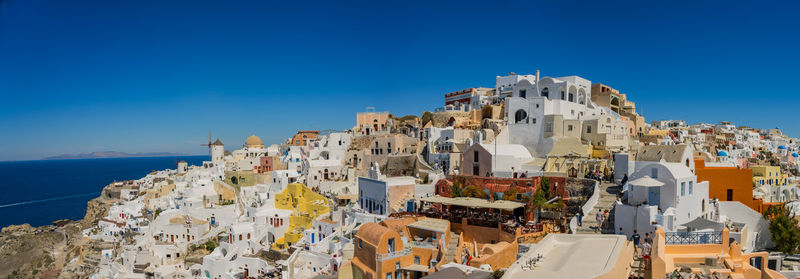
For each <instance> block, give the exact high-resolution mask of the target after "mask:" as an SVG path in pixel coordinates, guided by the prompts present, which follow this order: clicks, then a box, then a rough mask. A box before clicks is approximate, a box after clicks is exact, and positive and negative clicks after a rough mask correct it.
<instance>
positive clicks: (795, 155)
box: [792, 152, 800, 158]
mask: <svg viewBox="0 0 800 279" xmlns="http://www.w3.org/2000/svg"><path fill="white" fill-rule="evenodd" d="M798 156H800V155H797V152H795V153H792V157H795V158H797V157H798Z"/></svg>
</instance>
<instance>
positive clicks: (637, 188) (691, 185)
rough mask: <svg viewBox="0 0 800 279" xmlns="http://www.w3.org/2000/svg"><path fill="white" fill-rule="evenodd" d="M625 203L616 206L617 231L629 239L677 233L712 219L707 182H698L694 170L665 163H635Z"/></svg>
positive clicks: (677, 164) (615, 223) (618, 203)
mask: <svg viewBox="0 0 800 279" xmlns="http://www.w3.org/2000/svg"><path fill="white" fill-rule="evenodd" d="M634 165H635V170H634V172H633V174H632V175H631V176H630V177H629V182H628V184H629V185H628V190H627V191H626V194H625V197H626V200H624V203H621V202H616V203H615V207H614V208H615V212H614V226H615V227H616V228H614V231H618V228H622V229H623V232H624V233H625V234H627V235H632V234H633V230H637V231H638V232H639V233H640V234H642V233H646V232H653V231H655V228H656V226H661V227H663V228H664V230H665V231H677V230H678V228H679V226H680V225H682V224H684V223H686V222H689V221H691V220H693V219H695V218H697V217H701V216H706V217H708V216H709V213H711V212H712V211H711V208H710V207H709V200H708V181H703V182H697V176H696V175H695V174H694V172H693V169H690V168H689V167H687V166H686V165H685V164H681V163H668V162H666V161H663V160H662V161H659V162H650V161H637V162H635V164H634Z"/></svg>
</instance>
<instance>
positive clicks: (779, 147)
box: [778, 145, 786, 149]
mask: <svg viewBox="0 0 800 279" xmlns="http://www.w3.org/2000/svg"><path fill="white" fill-rule="evenodd" d="M778 149H786V146H783V145H781V146H778Z"/></svg>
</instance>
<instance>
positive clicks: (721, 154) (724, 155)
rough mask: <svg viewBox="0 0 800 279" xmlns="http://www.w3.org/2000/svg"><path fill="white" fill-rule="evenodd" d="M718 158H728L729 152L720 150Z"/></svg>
mask: <svg viewBox="0 0 800 279" xmlns="http://www.w3.org/2000/svg"><path fill="white" fill-rule="evenodd" d="M717 156H719V157H727V156H728V152H725V150H720V151H719V152H717Z"/></svg>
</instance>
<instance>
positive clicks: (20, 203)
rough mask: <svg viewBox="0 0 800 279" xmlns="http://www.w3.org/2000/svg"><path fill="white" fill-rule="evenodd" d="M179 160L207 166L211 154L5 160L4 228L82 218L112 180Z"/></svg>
mask: <svg viewBox="0 0 800 279" xmlns="http://www.w3.org/2000/svg"><path fill="white" fill-rule="evenodd" d="M180 160H186V162H188V163H189V164H190V165H202V164H203V161H204V160H208V156H180V157H146V158H111V159H78V160H45V161H17V162H0V190H1V191H2V192H0V227H5V226H8V225H12V224H22V223H29V224H31V225H32V226H41V225H47V224H50V223H52V222H53V221H55V220H60V219H73V220H76V219H81V218H83V216H84V214H86V202H88V201H89V200H91V199H93V198H96V197H98V196H99V195H100V191H102V189H103V187H105V186H106V185H108V184H109V183H111V182H113V181H122V180H129V179H138V178H141V177H144V176H145V175H147V174H148V173H150V172H151V171H153V170H163V169H174V168H175V167H176V164H177V162H178V161H180Z"/></svg>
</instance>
